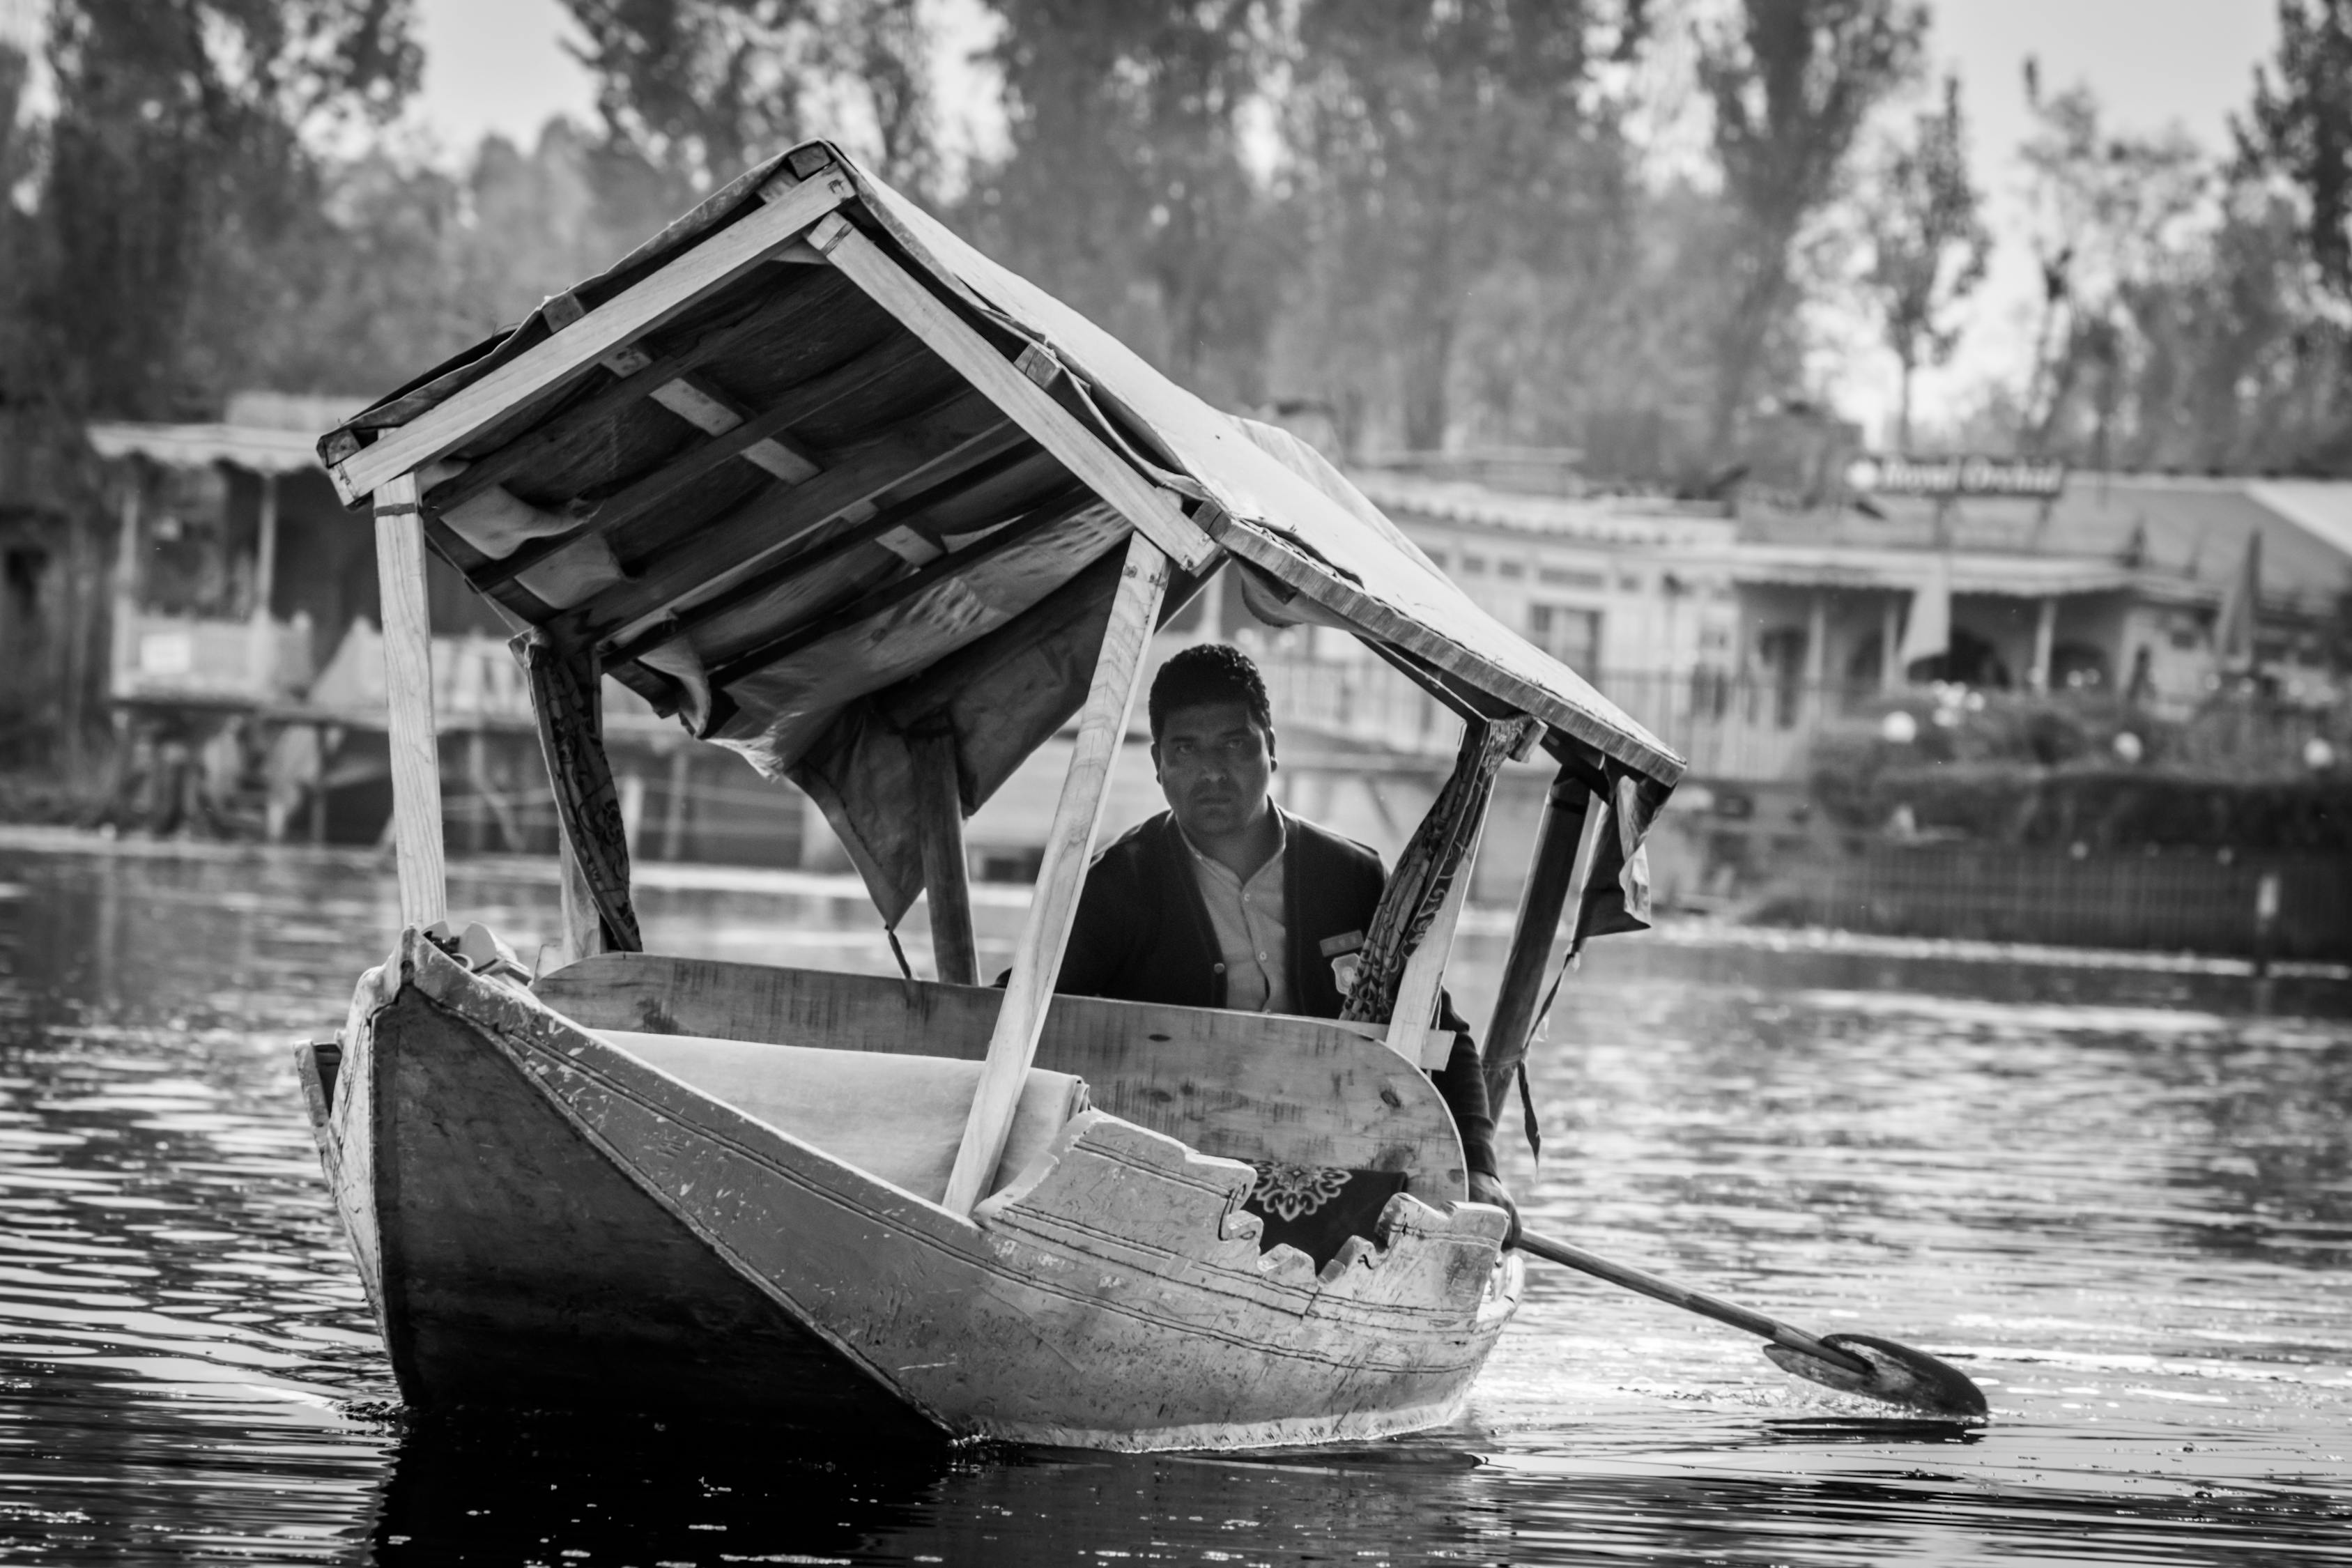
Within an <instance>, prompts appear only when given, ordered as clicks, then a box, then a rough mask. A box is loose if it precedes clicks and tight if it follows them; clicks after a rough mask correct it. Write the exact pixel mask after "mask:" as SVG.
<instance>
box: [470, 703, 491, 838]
mask: <svg viewBox="0 0 2352 1568" xmlns="http://www.w3.org/2000/svg"><path fill="white" fill-rule="evenodd" d="M466 783H467V784H469V785H471V786H472V788H473V792H474V798H473V800H472V802H471V803H470V805H471V806H472V809H471V810H469V811H467V814H466V847H467V850H469V851H470V852H472V853H473V854H476V855H479V854H480V853H481V852H482V851H483V850H485V849H488V847H490V738H489V735H488V733H487V732H486V731H484V730H483V729H482V727H481V726H480V725H478V724H477V725H476V726H475V727H474V728H472V729H471V730H468V731H466Z"/></svg>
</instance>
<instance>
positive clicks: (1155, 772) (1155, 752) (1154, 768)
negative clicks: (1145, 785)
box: [1144, 741, 1160, 780]
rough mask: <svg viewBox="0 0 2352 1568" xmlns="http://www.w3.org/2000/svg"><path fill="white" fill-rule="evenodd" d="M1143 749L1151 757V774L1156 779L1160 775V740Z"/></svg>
mask: <svg viewBox="0 0 2352 1568" xmlns="http://www.w3.org/2000/svg"><path fill="white" fill-rule="evenodd" d="M1144 750H1145V751H1146V752H1147V753H1148V754H1149V755H1150V758H1151V776H1152V778H1154V779H1155V780H1156V779H1158V778H1159V777H1160V742H1157V741H1154V742H1151V744H1150V745H1149V746H1147V747H1146V748H1144Z"/></svg>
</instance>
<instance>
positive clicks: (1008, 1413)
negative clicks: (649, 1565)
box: [315, 937, 1519, 1448]
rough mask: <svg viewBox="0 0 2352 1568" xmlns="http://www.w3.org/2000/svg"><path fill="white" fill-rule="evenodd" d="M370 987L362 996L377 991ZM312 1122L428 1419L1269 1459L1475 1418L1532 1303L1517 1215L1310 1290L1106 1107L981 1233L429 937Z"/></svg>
mask: <svg viewBox="0 0 2352 1568" xmlns="http://www.w3.org/2000/svg"><path fill="white" fill-rule="evenodd" d="M371 990H372V991H373V994H372V995H371V994H370V993H371ZM344 1039H345V1047H344V1057H343V1059H342V1061H341V1065H340V1068H339V1069H338V1070H337V1071H336V1073H335V1074H334V1082H333V1083H332V1085H331V1092H326V1091H325V1090H326V1089H327V1087H328V1086H322V1090H321V1092H320V1093H319V1094H317V1095H316V1096H315V1099H316V1100H317V1102H318V1106H319V1110H320V1112H322V1113H323V1114H322V1115H320V1117H319V1120H320V1142H321V1146H322V1149H323V1150H324V1151H325V1152H326V1156H327V1163H328V1168H329V1172H330V1175H331V1180H332V1181H333V1183H334V1185H335V1188H336V1192H337V1198H338V1207H339V1209H340V1210H341V1213H342V1214H343V1215H344V1218H345V1221H346V1224H347V1226H349V1228H350V1230H351V1233H352V1241H353V1245H354V1249H355V1251H356V1252H358V1253H359V1255H360V1262H361V1271H362V1277H363V1278H364V1279H366V1280H367V1281H368V1285H369V1289H370V1293H371V1297H372V1299H373V1300H374V1302H375V1305H376V1308H377V1311H378V1313H379V1316H380V1318H381V1320H382V1321H383V1328H384V1333H385V1339H386V1342H387V1344H388V1346H389V1347H390V1350H391V1355H392V1360H393V1366H394V1373H395V1375H396V1376H397V1378H398V1380H399V1383H400V1385H401V1388H402V1390H403V1393H404V1395H405V1396H406V1397H408V1398H409V1399H410V1400H412V1401H413V1402H415V1403H418V1404H423V1405H447V1404H459V1403H480V1404H506V1405H551V1406H565V1405H583V1406H593V1405H608V1406H609V1405H630V1406H636V1407H644V1408H662V1407H670V1406H681V1407H690V1408H695V1409H699V1410H705V1411H710V1412H715V1413H724V1414H727V1415H748V1416H755V1417H757V1418H759V1419H761V1420H763V1421H770V1422H776V1423H781V1424H783V1425H787V1426H803V1427H809V1428H817V1429H831V1430H835V1431H838V1430H841V1429H842V1424H843V1422H844V1421H845V1420H847V1421H850V1422H853V1423H854V1424H855V1425H854V1426H852V1427H851V1428H850V1429H853V1430H856V1431H858V1432H859V1433H860V1435H861V1436H866V1437H878V1436H899V1437H925V1436H928V1437H930V1438H933V1439H936V1438H940V1437H949V1438H965V1437H992V1438H1000V1439H1006V1440H1014V1441H1025V1442H1044V1443H1064V1444H1075V1445H1080V1446H1086V1447H1118V1448H1150V1447H1255V1446H1263V1445H1268V1444H1277V1443H1301V1442H1319V1441H1330V1440H1339V1439H1354V1438H1364V1437H1371V1436H1383V1435H1387V1434H1391V1433H1395V1432H1400V1431H1406V1430H1412V1429H1415V1428H1418V1427H1422V1426H1429V1425H1432V1424H1435V1423H1439V1422H1443V1421H1444V1420H1447V1419H1449V1418H1451V1417H1452V1416H1453V1415H1454V1413H1455V1412H1456V1411H1457V1410H1458V1409H1459V1407H1460V1405H1461V1402H1462V1399H1463V1397H1464V1395H1465V1393H1466V1391H1467V1389H1468V1387H1469V1384H1470V1383H1471V1381H1472V1380H1473V1379H1474V1378H1475V1375H1476V1373H1477V1371H1478V1369H1479V1367H1480V1366H1481V1365H1482V1364H1483V1363H1484V1361H1485V1359H1486V1353H1487V1352H1488V1351H1489V1350H1490V1349H1491V1348H1492V1345H1493V1342H1494V1340H1495V1338H1496V1335H1498V1334H1499V1333H1500V1331H1501V1330H1502V1328H1503V1326H1504V1324H1505V1323H1506V1322H1507V1321H1508V1319H1509V1316H1510V1314H1511V1311H1512V1310H1513V1309H1514V1308H1515V1306H1516V1303H1517V1285H1518V1278H1519V1276H1518V1271H1517V1263H1516V1260H1515V1259H1513V1260H1511V1261H1507V1262H1505V1263H1503V1264H1501V1265H1500V1266H1499V1267H1498V1265H1497V1244H1498V1242H1499V1239H1500V1234H1501V1228H1502V1224H1503V1219H1502V1216H1501V1215H1500V1214H1499V1212H1498V1211H1494V1210H1490V1209H1486V1208H1483V1207H1481V1206H1480V1205H1455V1206H1454V1207H1453V1208H1452V1209H1451V1210H1450V1211H1446V1212H1441V1211H1440V1210H1439V1209H1435V1208H1433V1207H1431V1206H1430V1205H1425V1204H1423V1203H1420V1202H1418V1201H1417V1200H1415V1199H1413V1198H1412V1197H1410V1196H1409V1195H1405V1194H1400V1195H1399V1196H1398V1197H1397V1198H1396V1199H1394V1200H1392V1201H1391V1207H1390V1211H1389V1212H1388V1213H1386V1214H1385V1215H1383V1219H1382V1224H1381V1236H1380V1237H1378V1238H1377V1243H1375V1242H1373V1241H1365V1240H1357V1241H1350V1242H1349V1243H1348V1244H1347V1246H1346V1247H1343V1248H1342V1251H1341V1254H1340V1256H1339V1257H1338V1258H1334V1259H1333V1260H1332V1261H1331V1262H1330V1263H1329V1264H1328V1265H1327V1266H1326V1267H1325V1268H1322V1269H1321V1270H1319V1271H1318V1270H1317V1269H1316V1268H1314V1267H1313V1265H1312V1264H1311V1263H1310V1262H1309V1261H1308V1260H1307V1258H1305V1256H1304V1255H1303V1254H1299V1253H1297V1252H1296V1251H1293V1250H1292V1249H1290V1248H1287V1247H1276V1248H1274V1249H1273V1250H1271V1251H1268V1252H1264V1253H1262V1252H1261V1250H1260V1247H1259V1244H1258V1232H1257V1226H1258V1224H1259V1222H1258V1221H1257V1219H1256V1218H1255V1216H1254V1215H1246V1214H1244V1213H1242V1212H1241V1211H1240V1207H1239V1205H1240V1203H1241V1200H1242V1199H1243V1197H1244V1196H1245V1195H1246V1194H1247V1192H1248V1190H1249V1188H1250V1186H1251V1184H1253V1182H1254V1181H1255V1173H1254V1172H1253V1171H1252V1170H1251V1168H1250V1167H1249V1166H1247V1165H1245V1164H1242V1163H1238V1162H1235V1161H1232V1160H1224V1159H1215V1158H1211V1157H1208V1156H1204V1155H1202V1154H1199V1153H1197V1152H1194V1151H1192V1149H1190V1148H1188V1147H1186V1146H1185V1145H1184V1144H1182V1143H1181V1142H1177V1141H1176V1140H1175V1139H1173V1138H1170V1137H1166V1136H1164V1135H1162V1134H1160V1133H1157V1132H1153V1131H1149V1130H1148V1129H1145V1128H1142V1127H1139V1126H1136V1125H1134V1124H1132V1123H1129V1122H1127V1121H1121V1120H1120V1119H1118V1118H1116V1117H1111V1116H1107V1115H1103V1114H1101V1113H1099V1112H1087V1113H1084V1114H1082V1115H1080V1116H1079V1117H1077V1118H1076V1119H1074V1120H1073V1121H1071V1122H1070V1123H1069V1124H1068V1125H1067V1127H1066V1128H1065V1130H1064V1132H1063V1133H1062V1135H1061V1136H1060V1138H1059V1139H1058V1140H1057V1142H1056V1144H1055V1148H1054V1150H1053V1151H1052V1152H1051V1153H1050V1154H1049V1155H1048V1156H1046V1157H1045V1158H1043V1159H1041V1160H1040V1161H1038V1162H1037V1163H1035V1164H1034V1166H1033V1167H1032V1168H1031V1169H1030V1170H1028V1171H1026V1172H1024V1173H1022V1174H1021V1175H1020V1176H1019V1177H1017V1178H1015V1179H1014V1180H1013V1182H1012V1183H1011V1184H1010V1185H1009V1186H1008V1187H1007V1188H1005V1189H1004V1190H1003V1191H1002V1192H999V1193H997V1194H994V1195H993V1196H992V1197H990V1198H989V1199H987V1200H986V1201H984V1202H983V1203H982V1205H980V1207H979V1208H978V1209H977V1210H976V1211H975V1213H974V1215H972V1216H971V1217H970V1218H965V1217H962V1216H959V1215H952V1214H950V1213H949V1212H948V1211H946V1210H944V1209H942V1208H940V1207H939V1206H938V1205H936V1204H933V1203H930V1202H928V1201H926V1200H925V1199H923V1198H921V1197H919V1196H917V1195H915V1194H911V1193H908V1192H904V1191H902V1190H900V1189H898V1188H896V1187H892V1186H890V1185H889V1184H887V1183H884V1182H881V1181H878V1180H877V1179H875V1178H872V1177H870V1176H867V1175H866V1174H865V1173H862V1172H860V1171H858V1170H856V1169H855V1168H852V1167H850V1166H847V1165H845V1164H843V1163H840V1162H838V1161H835V1160H833V1159H831V1158H830V1157H828V1156H826V1155H825V1154H824V1152H822V1151H820V1150H817V1149H814V1148H813V1147H811V1146H810V1145H808V1144H806V1143H803V1142H799V1141H798V1140H795V1139H793V1138H791V1137H789V1136H787V1135H785V1134H783V1133H781V1132H778V1131H775V1130H774V1129H772V1128H770V1127H768V1126H766V1125H765V1124H763V1123H761V1122H758V1121H752V1120H751V1119H750V1118H748V1117H744V1116H741V1115H740V1114H738V1113H736V1112H734V1111H733V1110H730V1108H729V1107H727V1106H725V1105H722V1104H719V1102H717V1101H715V1100H709V1098H707V1097H705V1096H703V1095H701V1094H699V1093H698V1091H696V1090H694V1089H691V1088H690V1087H688V1085H686V1084H685V1083H683V1082H680V1081H679V1080H677V1079H672V1078H670V1077H668V1076H667V1075H666V1074H664V1073H661V1072H659V1071H658V1070H656V1069H654V1068H651V1067H650V1066H648V1065H647V1064H646V1063H645V1062H643V1061H641V1060H639V1059H637V1058H634V1057H632V1056H630V1055H629V1054H628V1053H627V1052H625V1051H623V1050H620V1049H617V1048H616V1047H613V1046H612V1045H610V1044H609V1043H607V1042H604V1041H602V1040H600V1039H598V1038H597V1037H594V1036H593V1035H591V1034H589V1033H587V1032H585V1031H583V1030H581V1029H579V1028H578V1027H576V1026H573V1025H572V1024H571V1023H570V1022H569V1021H568V1020H566V1019H564V1018H563V1017H562V1016H559V1015H557V1014H555V1013H553V1012H551V1010H550V1009H548V1008H547V1007H545V1006H544V1005H541V1004H540V1003H539V1002H538V1000H537V999H536V998H534V997H532V996H530V994H528V993H525V992H522V991H521V990H520V988H517V987H512V986H509V985H507V984H501V983H498V982H494V981H490V980H488V979H486V978H484V977H481V976H478V975H475V974H472V973H468V972H467V970H466V969H465V967H464V966H463V965H462V964H459V963H456V962H455V961H453V960H451V959H449V958H447V957H446V956H445V955H443V954H441V953H440V952H437V951H436V950H435V949H433V948H432V947H431V946H430V944H428V943H425V942H422V941H421V940H419V939H415V938H414V937H412V938H411V939H410V940H409V941H408V942H405V943H404V948H403V952H402V954H401V955H400V959H399V960H398V961H397V962H396V963H394V964H393V965H389V966H387V969H386V971H384V972H382V973H380V974H379V975H378V976H377V977H376V978H375V980H374V981H373V985H372V986H370V985H363V986H362V999H361V1001H360V1002H359V1003H357V1004H355V1005H354V1008H353V1017H352V1024H351V1026H349V1027H347V1029H346V1030H345V1035H344Z"/></svg>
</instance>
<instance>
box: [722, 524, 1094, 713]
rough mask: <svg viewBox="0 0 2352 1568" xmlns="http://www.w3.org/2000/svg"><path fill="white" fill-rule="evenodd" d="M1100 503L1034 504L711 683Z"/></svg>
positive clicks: (795, 648)
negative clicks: (1027, 509)
mask: <svg viewBox="0 0 2352 1568" xmlns="http://www.w3.org/2000/svg"><path fill="white" fill-rule="evenodd" d="M1101 504H1102V503H1101V502H1100V501H1098V500H1096V499H1095V498H1094V497H1093V496H1091V495H1087V494H1086V493H1085V492H1083V491H1081V492H1080V493H1079V494H1078V495H1077V496H1076V497H1074V498H1071V499H1069V500H1064V501H1061V502H1059V503H1055V504H1049V505H1045V506H1040V507H1036V508H1034V509H1033V510H1031V511H1030V512H1029V514H1028V515H1027V516H1025V517H1022V518H1018V519H1015V520H1014V521H1011V522H1008V523H1005V524H1003V525H1002V526H1001V527H999V528H998V529H997V530H996V531H994V532H992V533H990V534H988V535H986V536H985V537H983V538H982V539H981V540H980V541H979V542H976V543H973V544H968V545H966V546H964V548H963V549H961V550H959V551H957V552H955V553H954V554H953V555H943V556H941V557H940V558H939V559H938V560H936V561H934V562H932V563H930V564H929V565H928V566H925V567H923V568H922V569H921V570H919V571H917V572H914V573H910V574H908V575H907V576H904V577H900V578H898V579H896V580H894V581H892V582H888V583H886V584H883V585H882V586H881V587H879V588H877V589H875V590H874V591H873V592H872V593H870V594H867V595H864V596H863V597H860V598H857V599H854V600H852V601H851V602H850V603H848V604H846V605H841V606H840V607H839V608H837V609H832V610H827V611H825V612H824V614H822V615H819V616H814V617H812V618H810V619H808V620H805V621H803V622H801V623H800V624H799V625H797V626H793V627H792V628H791V629H790V630H789V631H785V632H782V633H780V634H778V635H777V636H774V637H767V638H764V639H762V640H761V641H760V642H757V643H754V644H753V645H752V646H751V647H748V648H745V649H743V650H742V651H741V652H740V653H736V654H730V655H729V656H728V657H727V658H724V659H723V660H719V661H716V662H715V663H714V665H713V668H711V671H710V684H711V685H712V686H713V687H723V686H731V685H733V684H734V683H735V682H736V681H738V680H740V679H743V677H745V676H747V675H751V674H754V673H756V672H757V671H759V670H761V669H764V668H767V667H768V666H769V665H772V664H774V663H775V662H776V661H777V660H779V659H784V658H791V657H792V656H793V654H795V653H798V652H799V651H800V650H801V649H803V648H804V647H809V646H810V645H811V644H813V643H819V642H822V641H824V639H825V638H826V637H832V636H833V635H834V634H835V633H836V632H843V631H846V630H848V629H849V628H850V627H852V626H856V625H858V624H859V623H860V622H862V621H866V620H870V619H872V618H873V617H874V616H878V615H880V614H881V613H882V612H883V611H885V610H887V609H888V608H890V606H891V605H897V604H900V603H903V602H904V601H906V600H908V599H910V598H913V597H914V596H915V595H918V594H919V593H922V592H923V591H924V590H925V589H927V588H929V587H930V586H931V585H932V584H936V583H938V582H940V580H941V579H942V578H947V577H960V576H961V575H963V574H965V573H967V572H970V571H971V569H972V568H973V567H975V566H979V565H981V564H982V563H985V562H988V561H991V560H992V559H994V558H995V557H996V556H998V555H1001V554H1003V552H1005V551H1007V550H1010V549H1011V548H1012V547H1013V546H1014V545H1016V544H1019V543H1020V542H1022V541H1024V540H1025V539H1027V538H1029V537H1030V536H1031V535H1032V534H1034V533H1038V532H1042V531H1044V530H1045V529H1048V528H1051V527H1053V526H1054V525H1055V524H1056V523H1061V522H1066V521H1069V520H1070V519H1071V518H1073V517H1076V515H1077V514H1078V513H1080V512H1082V511H1086V510H1089V509H1090V508H1095V507H1099V506H1100V505H1101ZM1106 521H1108V520H1106Z"/></svg>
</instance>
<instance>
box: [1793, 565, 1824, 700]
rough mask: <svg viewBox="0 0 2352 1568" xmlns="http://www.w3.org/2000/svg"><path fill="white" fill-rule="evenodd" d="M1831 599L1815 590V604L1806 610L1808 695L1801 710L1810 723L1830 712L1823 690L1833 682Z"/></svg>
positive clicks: (1806, 677)
mask: <svg viewBox="0 0 2352 1568" xmlns="http://www.w3.org/2000/svg"><path fill="white" fill-rule="evenodd" d="M1829 671H1830V596H1829V595H1828V594H1827V593H1825V592H1823V591H1822V589H1819V588H1816V589H1814V590H1813V596H1812V602H1811V604H1809V605H1806V606H1805V695H1804V700H1803V701H1802V702H1801V703H1800V704H1799V710H1800V711H1801V712H1802V713H1803V714H1804V715H1805V717H1806V718H1807V719H1808V720H1818V719H1820V718H1821V716H1822V713H1823V712H1824V711H1826V710H1827V709H1828V706H1829V704H1828V701H1827V698H1828V695H1829V694H1828V692H1827V691H1826V690H1825V688H1826V687H1827V686H1828V685H1829V679H1830V674H1829Z"/></svg>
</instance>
